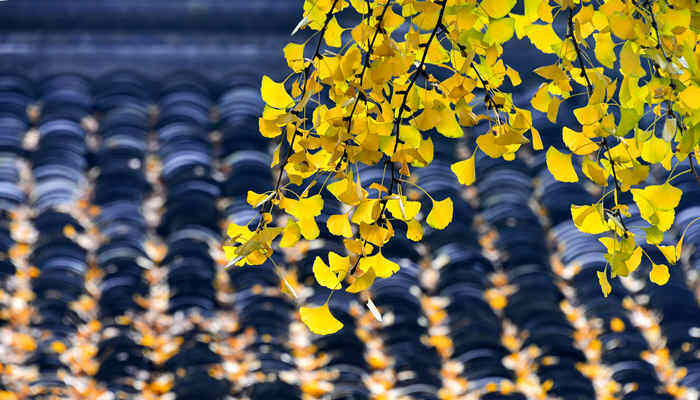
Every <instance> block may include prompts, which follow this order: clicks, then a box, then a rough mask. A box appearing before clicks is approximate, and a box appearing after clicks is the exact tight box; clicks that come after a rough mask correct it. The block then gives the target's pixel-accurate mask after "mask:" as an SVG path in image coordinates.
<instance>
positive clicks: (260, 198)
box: [246, 190, 274, 208]
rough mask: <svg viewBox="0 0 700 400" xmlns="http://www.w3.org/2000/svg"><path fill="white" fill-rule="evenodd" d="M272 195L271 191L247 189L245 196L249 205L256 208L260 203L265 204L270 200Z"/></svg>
mask: <svg viewBox="0 0 700 400" xmlns="http://www.w3.org/2000/svg"><path fill="white" fill-rule="evenodd" d="M272 196H274V192H273V193H255V192H254V191H252V190H249V191H248V195H247V196H246V201H247V202H248V204H250V205H251V206H253V207H255V208H257V207H260V206H261V205H263V204H265V202H267V201H268V200H270V199H271V198H272Z"/></svg>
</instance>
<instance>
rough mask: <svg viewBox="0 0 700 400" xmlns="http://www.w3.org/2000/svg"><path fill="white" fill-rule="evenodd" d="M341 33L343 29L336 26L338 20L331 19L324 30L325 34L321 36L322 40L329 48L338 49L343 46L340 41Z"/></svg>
mask: <svg viewBox="0 0 700 400" xmlns="http://www.w3.org/2000/svg"><path fill="white" fill-rule="evenodd" d="M342 33H343V27H341V26H340V25H339V24H338V20H337V19H336V18H335V17H333V18H331V20H330V21H329V22H328V27H327V28H326V33H325V34H324V35H323V39H324V40H325V41H326V44H327V45H329V46H331V47H340V46H342V45H343V42H342V40H341V39H340V37H341V35H342Z"/></svg>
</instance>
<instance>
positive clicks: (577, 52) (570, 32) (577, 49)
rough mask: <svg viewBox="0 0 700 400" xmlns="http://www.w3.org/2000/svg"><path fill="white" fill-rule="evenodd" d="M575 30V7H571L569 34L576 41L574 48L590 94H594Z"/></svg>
mask: <svg viewBox="0 0 700 400" xmlns="http://www.w3.org/2000/svg"><path fill="white" fill-rule="evenodd" d="M575 32H576V31H575V30H574V14H573V9H571V8H569V36H570V37H571V41H572V42H573V43H574V50H575V51H576V57H577V58H578V65H579V68H581V76H582V77H583V79H585V80H586V90H587V92H588V95H589V96H590V95H591V94H593V85H592V84H591V80H590V79H588V74H587V73H586V66H585V65H583V55H582V54H581V48H580V47H579V45H578V41H576V34H575Z"/></svg>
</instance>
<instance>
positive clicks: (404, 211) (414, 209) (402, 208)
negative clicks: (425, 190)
mask: <svg viewBox="0 0 700 400" xmlns="http://www.w3.org/2000/svg"><path fill="white" fill-rule="evenodd" d="M420 206H421V204H420V202H419V201H409V200H408V199H407V198H406V196H401V198H396V199H395V198H392V199H390V200H388V201H387V203H386V209H387V210H389V212H390V213H391V215H393V216H394V218H396V219H400V220H402V221H408V220H412V219H413V218H415V217H416V215H417V214H418V212H419V211H420Z"/></svg>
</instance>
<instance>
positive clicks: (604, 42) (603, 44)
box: [593, 32, 617, 69]
mask: <svg viewBox="0 0 700 400" xmlns="http://www.w3.org/2000/svg"><path fill="white" fill-rule="evenodd" d="M593 37H594V38H595V47H594V48H593V49H594V52H595V58H596V59H597V60H598V61H599V62H600V63H601V64H602V65H604V66H606V67H608V68H611V69H612V68H613V65H614V64H615V61H616V60H617V58H616V57H615V50H614V49H615V43H614V42H613V40H612V37H611V36H610V33H608V32H601V33H597V34H595V35H594V36H593Z"/></svg>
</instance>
